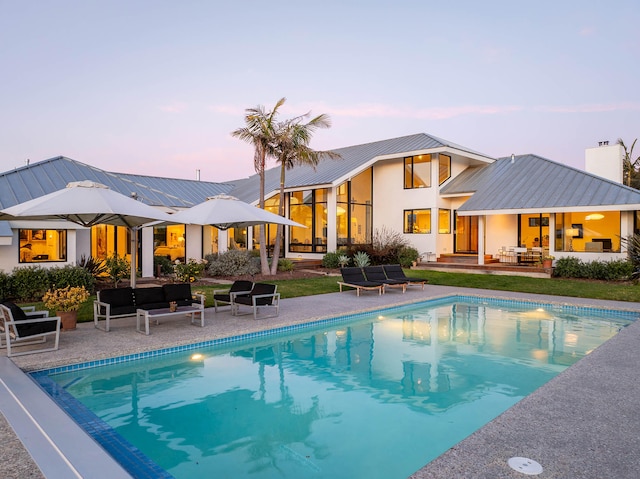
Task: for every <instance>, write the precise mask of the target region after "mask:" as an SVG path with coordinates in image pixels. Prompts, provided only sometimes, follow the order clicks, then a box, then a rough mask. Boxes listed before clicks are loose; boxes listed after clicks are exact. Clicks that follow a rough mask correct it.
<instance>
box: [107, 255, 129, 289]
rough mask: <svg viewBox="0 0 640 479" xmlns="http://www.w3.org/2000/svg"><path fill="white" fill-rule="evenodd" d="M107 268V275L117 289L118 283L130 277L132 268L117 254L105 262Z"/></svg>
mask: <svg viewBox="0 0 640 479" xmlns="http://www.w3.org/2000/svg"><path fill="white" fill-rule="evenodd" d="M104 263H105V266H106V267H107V275H108V276H109V279H111V281H113V287H114V288H117V287H118V283H119V282H120V280H121V279H124V278H127V277H129V276H130V274H129V273H130V268H131V266H130V265H129V262H128V261H127V260H126V259H125V258H122V257H120V256H118V255H117V254H114V255H113V256H109V257H108V258H107V259H105V260H104Z"/></svg>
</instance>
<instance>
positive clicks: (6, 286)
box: [0, 270, 11, 300]
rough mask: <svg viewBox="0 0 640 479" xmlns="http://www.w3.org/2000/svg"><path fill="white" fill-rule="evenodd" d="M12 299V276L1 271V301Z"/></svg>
mask: <svg viewBox="0 0 640 479" xmlns="http://www.w3.org/2000/svg"><path fill="white" fill-rule="evenodd" d="M10 297H11V276H10V275H9V274H7V273H5V272H4V271H2V270H0V300H5V299H8V298H10Z"/></svg>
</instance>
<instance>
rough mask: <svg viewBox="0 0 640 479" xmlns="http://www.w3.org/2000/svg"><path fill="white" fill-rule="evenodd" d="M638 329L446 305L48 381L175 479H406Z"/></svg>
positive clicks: (606, 320) (577, 314)
mask: <svg viewBox="0 0 640 479" xmlns="http://www.w3.org/2000/svg"><path fill="white" fill-rule="evenodd" d="M631 320H632V318H631V316H625V315H624V314H620V313H612V314H607V313H606V312H602V311H594V312H591V311H589V310H586V309H580V310H578V309H575V308H574V309H571V308H560V307H550V306H549V305H523V304H522V303H518V304H510V303H509V302H504V301H502V302H498V301H493V302H492V301H483V300H472V299H467V300H464V301H448V302H443V301H438V302H428V303H423V304H418V305H413V306H409V307H402V308H394V309H390V310H385V311H381V312H377V313H373V314H367V315H359V316H358V317H356V318H354V317H350V318H346V319H344V320H343V321H338V322H333V323H331V324H324V326H322V327H321V326H318V325H316V326H315V327H311V328H308V329H304V330H299V331H296V332H294V333H290V334H288V335H284V334H278V335H271V336H266V337H259V338H256V339H253V340H251V341H243V342H238V343H231V344H229V343H227V344H225V345H215V346H209V347H196V348H194V349H192V350H187V351H181V352H175V353H171V354H165V355H160V356H155V357H149V358H144V359H137V360H135V361H129V362H123V363H118V364H110V365H105V366H100V367H92V368H84V369H83V368H80V369H74V370H72V371H66V372H49V373H48V374H47V378H49V379H50V380H53V381H54V383H55V384H56V387H57V388H58V393H64V394H67V393H68V394H70V395H72V396H73V397H74V398H75V400H77V401H79V402H80V403H82V405H83V406H84V407H86V408H87V409H88V411H90V413H89V419H85V420H86V421H90V420H93V419H95V418H94V417H93V415H95V416H97V418H99V419H100V421H98V422H100V423H101V424H102V422H104V423H106V425H108V427H107V429H111V431H110V433H109V434H115V435H116V436H118V437H122V438H124V439H125V441H124V442H125V443H130V444H131V445H133V448H132V449H134V450H139V451H140V452H141V453H142V455H143V456H146V457H148V458H149V459H150V461H151V463H155V464H157V465H158V466H159V467H160V468H161V469H164V471H166V472H167V473H168V475H167V476H166V477H171V476H173V477H176V478H179V479H180V478H185V479H186V478H202V477H220V478H243V477H255V478H280V479H282V478H296V479H299V478H314V477H318V478H350V479H352V478H367V479H374V478H384V479H393V478H398V479H400V478H406V477H407V476H409V475H410V474H412V473H413V472H415V471H416V470H418V469H420V468H421V467H422V466H424V465H425V464H427V463H428V462H429V461H431V460H433V459H435V458H436V457H438V456H439V455H440V454H442V453H443V452H445V451H446V450H447V449H449V448H451V447H452V446H453V445H455V444H456V443H458V442H459V441H461V440H462V439H464V438H465V437H467V436H468V435H470V434H471V433H472V432H474V431H475V430H476V429H478V428H480V427H482V426H483V425H484V424H486V423H487V422H489V421H490V420H492V419H493V418H495V417H496V416H498V415H499V414H500V413H502V412H503V411H505V410H506V409H508V408H509V407H511V406H512V405H513V404H515V403H516V402H518V401H519V400H520V399H522V398H523V397H525V396H526V395H528V394H530V393H531V392H532V391H534V390H535V389H537V388H538V387H540V386H541V385H543V384H544V383H546V382H547V381H549V380H550V379H551V378H553V377H554V376H556V375H557V374H558V373H560V372H561V371H563V370H564V369H565V368H567V367H568V366H570V365H571V364H573V363H575V362H576V361H578V360H579V359H580V358H582V357H583V356H584V355H585V354H587V353H589V352H590V351H591V350H593V349H594V348H596V347H597V346H598V345H600V344H601V343H603V342H604V341H606V340H607V339H609V338H610V337H612V336H613V335H615V334H616V333H617V332H618V331H619V330H620V328H622V327H624V326H626V325H627V324H629V323H630V322H631ZM67 409H69V407H68V405H67ZM76 409H77V408H73V411H72V414H74V415H77V416H80V414H78V413H77V411H76ZM85 413H86V411H85ZM85 415H86V414H85ZM81 422H82V420H81ZM98 440H99V441H100V438H98ZM108 450H109V449H108ZM119 454H120V453H119ZM116 459H118V460H120V461H121V462H126V461H125V460H123V458H121V457H116ZM132 462H133V463H134V464H135V465H134V466H130V467H129V470H130V472H131V473H132V474H133V475H134V476H136V477H152V476H146V475H145V474H148V473H146V472H144V471H142V470H141V469H140V467H141V468H142V469H143V468H144V466H140V464H139V462H140V461H132ZM156 477H157V475H156Z"/></svg>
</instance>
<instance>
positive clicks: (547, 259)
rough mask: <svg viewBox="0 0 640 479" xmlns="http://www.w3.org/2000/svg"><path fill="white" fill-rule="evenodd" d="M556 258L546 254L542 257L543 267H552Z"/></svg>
mask: <svg viewBox="0 0 640 479" xmlns="http://www.w3.org/2000/svg"><path fill="white" fill-rule="evenodd" d="M554 259H556V258H555V256H550V255H545V256H543V257H542V267H543V268H551V266H552V265H553V260H554Z"/></svg>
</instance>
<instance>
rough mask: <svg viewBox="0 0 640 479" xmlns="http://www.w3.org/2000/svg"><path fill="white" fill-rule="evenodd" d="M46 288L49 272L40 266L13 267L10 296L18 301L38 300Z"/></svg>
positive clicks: (47, 286)
mask: <svg viewBox="0 0 640 479" xmlns="http://www.w3.org/2000/svg"><path fill="white" fill-rule="evenodd" d="M47 289H49V274H48V273H47V270H46V269H44V268H43V267H42V266H24V267H19V268H14V269H13V272H12V273H11V296H12V297H14V298H15V299H17V300H18V301H21V302H27V301H40V299H41V298H42V295H43V294H44V293H45V292H46V291H47Z"/></svg>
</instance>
